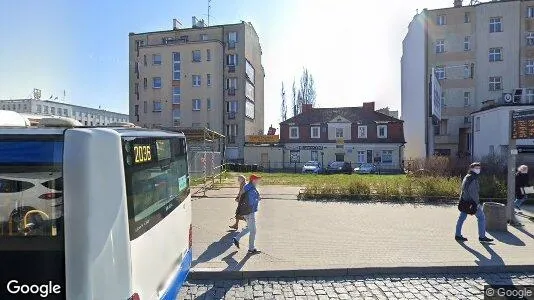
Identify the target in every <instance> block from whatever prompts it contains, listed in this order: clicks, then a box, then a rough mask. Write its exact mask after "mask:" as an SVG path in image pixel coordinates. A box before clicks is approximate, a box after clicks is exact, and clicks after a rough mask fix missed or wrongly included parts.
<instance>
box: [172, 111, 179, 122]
mask: <svg viewBox="0 0 534 300" xmlns="http://www.w3.org/2000/svg"><path fill="white" fill-rule="evenodd" d="M172 119H173V120H180V109H179V108H175V109H173V110H172Z"/></svg>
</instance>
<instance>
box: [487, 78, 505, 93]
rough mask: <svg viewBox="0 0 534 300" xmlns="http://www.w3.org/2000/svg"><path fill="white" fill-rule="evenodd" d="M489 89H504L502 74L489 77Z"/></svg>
mask: <svg viewBox="0 0 534 300" xmlns="http://www.w3.org/2000/svg"><path fill="white" fill-rule="evenodd" d="M489 90H490V91H500V90H502V77H501V76H492V77H490V78H489Z"/></svg>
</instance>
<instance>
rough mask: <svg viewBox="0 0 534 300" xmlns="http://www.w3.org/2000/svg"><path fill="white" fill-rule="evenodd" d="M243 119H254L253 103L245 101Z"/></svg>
mask: <svg viewBox="0 0 534 300" xmlns="http://www.w3.org/2000/svg"><path fill="white" fill-rule="evenodd" d="M245 117H247V118H249V119H254V117H255V105H254V102H250V101H248V100H247V101H245Z"/></svg>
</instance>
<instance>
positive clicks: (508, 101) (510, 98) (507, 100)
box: [504, 94, 513, 103]
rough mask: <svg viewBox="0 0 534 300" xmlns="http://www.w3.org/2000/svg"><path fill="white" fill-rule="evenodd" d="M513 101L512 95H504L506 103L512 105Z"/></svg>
mask: <svg viewBox="0 0 534 300" xmlns="http://www.w3.org/2000/svg"><path fill="white" fill-rule="evenodd" d="M512 99H513V97H512V94H504V102H506V103H510V102H512Z"/></svg>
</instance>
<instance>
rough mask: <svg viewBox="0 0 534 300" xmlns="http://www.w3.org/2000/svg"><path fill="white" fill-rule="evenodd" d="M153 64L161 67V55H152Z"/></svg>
mask: <svg viewBox="0 0 534 300" xmlns="http://www.w3.org/2000/svg"><path fill="white" fill-rule="evenodd" d="M152 64H153V65H157V66H159V65H161V54H152Z"/></svg>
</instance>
